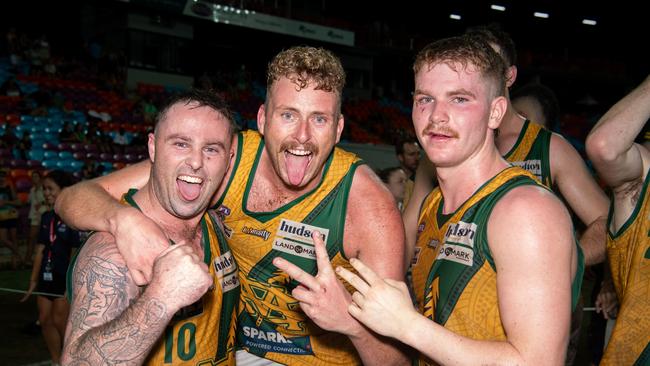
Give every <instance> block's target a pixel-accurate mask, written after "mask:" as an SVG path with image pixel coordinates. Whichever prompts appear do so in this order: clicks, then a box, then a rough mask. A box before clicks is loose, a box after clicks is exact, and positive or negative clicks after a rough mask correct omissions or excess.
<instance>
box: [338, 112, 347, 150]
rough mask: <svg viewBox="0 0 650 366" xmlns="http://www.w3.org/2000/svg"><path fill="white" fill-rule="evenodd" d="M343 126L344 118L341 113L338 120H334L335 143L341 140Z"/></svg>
mask: <svg viewBox="0 0 650 366" xmlns="http://www.w3.org/2000/svg"><path fill="white" fill-rule="evenodd" d="M343 127H345V118H344V117H343V114H341V115H339V120H338V121H337V122H336V143H337V144H338V143H339V141H341V134H342V133H343Z"/></svg>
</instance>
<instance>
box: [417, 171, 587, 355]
mask: <svg viewBox="0 0 650 366" xmlns="http://www.w3.org/2000/svg"><path fill="white" fill-rule="evenodd" d="M522 185H538V186H541V185H540V183H539V182H538V181H537V180H536V179H535V178H534V177H533V175H532V174H531V173H529V172H527V171H525V170H523V169H521V168H519V167H510V168H506V169H504V170H503V171H501V172H500V173H499V174H497V175H496V176H495V177H493V178H492V179H491V180H489V181H488V182H486V183H485V184H484V185H483V186H482V187H481V188H480V189H479V190H478V191H477V192H475V193H474V194H473V195H472V196H471V197H470V198H469V199H468V200H467V201H465V203H463V205H462V206H460V207H459V208H458V209H457V210H456V212H454V213H452V214H449V215H444V214H443V213H442V209H443V206H444V203H443V197H442V193H441V191H440V189H439V188H436V189H435V190H434V191H433V192H432V193H431V194H430V195H429V196H428V197H427V198H426V200H425V201H424V203H423V206H422V211H421V212H420V217H419V222H418V238H417V243H416V257H415V258H414V263H415V264H414V266H413V288H414V292H415V297H416V300H417V303H418V305H419V308H420V312H421V313H422V314H424V315H425V316H426V317H428V318H429V319H431V320H433V321H435V322H436V323H438V324H440V325H442V326H444V327H445V328H447V329H449V330H451V331H453V332H455V333H457V334H460V335H462V336H465V337H468V338H472V339H477V340H494V341H502V340H505V339H506V334H505V330H504V329H503V325H502V324H501V316H500V314H499V304H498V299H497V285H496V280H497V276H496V268H495V266H494V261H493V259H492V254H491V251H490V247H489V245H488V242H487V223H488V219H489V217H490V214H491V212H492V209H493V208H494V206H495V204H496V203H497V202H498V201H499V199H500V198H501V197H503V195H505V194H506V193H507V192H509V191H510V190H511V189H513V188H515V187H519V186H522ZM575 245H576V247H577V248H578V256H579V260H578V271H577V273H576V277H575V278H576V279H575V280H574V283H573V288H572V292H573V293H572V306H574V307H575V304H576V302H577V298H578V295H579V293H580V286H581V283H582V271H583V269H584V260H583V257H582V251H581V250H580V247H579V246H578V243H577V242H576V244H575ZM421 361H422V363H425V364H427V363H431V362H430V361H428V360H421Z"/></svg>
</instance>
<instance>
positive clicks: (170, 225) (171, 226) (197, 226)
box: [133, 182, 203, 246]
mask: <svg viewBox="0 0 650 366" xmlns="http://www.w3.org/2000/svg"><path fill="white" fill-rule="evenodd" d="M133 199H134V200H135V201H136V203H137V204H138V206H139V207H140V209H141V211H142V213H143V214H144V215H145V216H147V217H148V218H150V219H151V220H153V221H154V222H155V223H156V224H158V226H160V227H161V228H162V230H163V231H164V232H165V235H167V237H168V238H169V239H171V240H173V241H174V242H176V243H178V242H185V243H187V244H194V245H197V244H198V245H199V246H200V238H201V218H202V217H203V215H202V214H200V215H196V216H195V217H192V218H189V219H181V218H178V217H176V216H174V215H172V214H171V213H169V212H168V211H167V210H166V209H165V208H164V207H163V206H162V205H161V204H160V201H159V200H158V198H157V197H156V194H155V192H154V190H153V187H152V185H151V182H147V184H146V185H145V186H144V187H143V188H142V189H140V190H139V191H138V192H137V193H136V194H135V195H134V196H133Z"/></svg>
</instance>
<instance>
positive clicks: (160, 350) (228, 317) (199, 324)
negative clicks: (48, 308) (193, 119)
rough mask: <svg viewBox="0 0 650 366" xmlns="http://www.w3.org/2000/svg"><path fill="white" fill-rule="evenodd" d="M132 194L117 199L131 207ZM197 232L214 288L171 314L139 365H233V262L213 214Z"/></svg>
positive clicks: (235, 300) (235, 275) (235, 277)
mask: <svg viewBox="0 0 650 366" xmlns="http://www.w3.org/2000/svg"><path fill="white" fill-rule="evenodd" d="M136 192H137V190H135V189H131V190H129V192H127V193H126V194H124V196H123V197H122V203H123V204H129V205H131V206H133V207H136V208H137V207H138V205H137V204H136V203H135V201H134V200H133V195H134V194H135V193H136ZM201 231H202V235H203V237H202V242H203V259H204V261H205V263H206V264H207V265H208V267H209V268H210V274H211V275H212V276H213V278H214V287H213V288H211V289H210V290H208V292H207V293H206V294H205V295H203V297H202V298H201V299H200V300H199V301H197V302H195V303H194V304H192V305H188V306H186V307H184V308H182V309H180V310H179V311H178V312H177V313H176V314H175V315H174V317H173V318H172V320H171V321H170V323H169V324H168V325H167V328H166V329H165V331H164V333H163V334H162V335H161V336H160V339H159V340H158V342H157V343H156V344H155V345H154V346H153V348H152V349H151V352H150V353H149V356H148V357H147V359H146V361H145V362H144V364H145V365H234V364H235V326H236V319H237V318H236V316H237V306H238V304H239V277H238V271H237V265H236V264H235V261H234V259H233V257H232V254H231V253H230V251H229V249H228V246H227V242H226V240H225V238H224V236H223V232H222V230H221V227H220V224H219V223H218V221H217V219H216V218H212V217H211V216H210V214H208V213H206V214H205V215H204V216H203V218H202V219H201ZM73 270H74V269H73V268H72V266H71V268H70V270H69V271H68V281H71V274H72V273H73ZM68 283H69V284H70V283H71V282H68ZM68 288H69V289H71V288H72V287H71V286H68ZM70 296H72V294H70Z"/></svg>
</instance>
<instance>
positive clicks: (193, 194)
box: [176, 179, 201, 201]
mask: <svg viewBox="0 0 650 366" xmlns="http://www.w3.org/2000/svg"><path fill="white" fill-rule="evenodd" d="M176 183H177V184H178V190H179V191H180V192H181V196H182V197H183V199H185V200H186V201H194V200H195V199H196V198H197V197H199V193H201V185H200V184H196V183H187V182H185V181H182V180H180V179H177V180H176Z"/></svg>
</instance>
